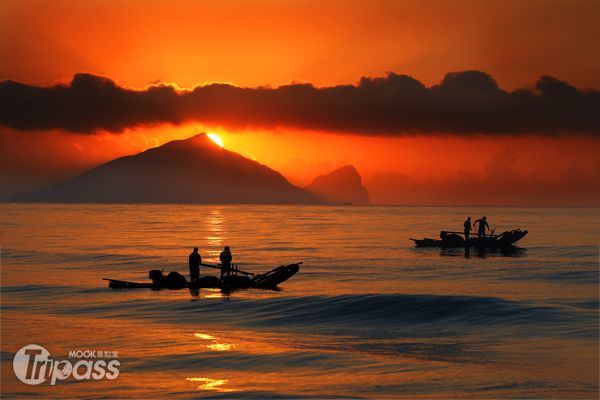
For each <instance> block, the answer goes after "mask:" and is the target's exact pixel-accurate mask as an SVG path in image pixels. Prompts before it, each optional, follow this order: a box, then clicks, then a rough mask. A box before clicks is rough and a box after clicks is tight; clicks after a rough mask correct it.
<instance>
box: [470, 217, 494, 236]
mask: <svg viewBox="0 0 600 400" xmlns="http://www.w3.org/2000/svg"><path fill="white" fill-rule="evenodd" d="M476 224H477V225H478V228H477V237H483V236H485V229H486V228H487V229H488V230H489V229H490V226H489V225H488V223H487V218H486V217H482V218H480V219H478V220H477V221H475V222H473V227H475V225H476Z"/></svg>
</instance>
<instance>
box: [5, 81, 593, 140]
mask: <svg viewBox="0 0 600 400" xmlns="http://www.w3.org/2000/svg"><path fill="white" fill-rule="evenodd" d="M190 121H197V122H203V123H209V124H219V125H223V126H227V127H233V128H242V127H259V128H273V127H292V128H300V129H315V130H327V131H337V132H350V133H357V134H371V135H390V136H393V135H401V134H412V133H438V132H439V133H454V134H477V133H484V134H521V133H539V134H547V135H554V134H560V133H563V132H567V131H568V132H580V133H587V134H599V133H600V91H597V90H580V89H577V88H575V87H573V86H571V85H569V84H568V83H565V82H562V81H560V80H558V79H555V78H552V77H549V76H544V77H542V78H540V79H539V80H538V81H537V83H536V84H535V86H534V87H532V88H526V89H519V90H515V91H512V92H508V91H505V90H502V89H500V88H499V87H498V84H497V83H496V81H495V80H494V79H493V78H492V77H491V76H490V75H488V74H486V73H484V72H480V71H464V72H455V73H449V74H447V75H446V76H445V77H444V79H443V81H442V82H441V83H440V84H439V85H435V86H432V87H429V88H428V87H425V86H424V85H423V84H422V83H421V82H419V81H417V80H415V79H414V78H412V77H410V76H407V75H396V74H393V73H390V74H389V75H388V76H387V77H385V78H362V79H361V81H360V83H359V84H358V85H342V86H333V87H323V88H316V87H314V86H312V85H309V84H292V85H285V86H279V87H277V88H266V87H265V88H263V87H257V88H241V87H236V86H233V85H228V84H211V85H208V86H202V87H197V88H195V89H194V90H192V91H181V92H178V91H176V90H175V89H174V88H173V87H171V86H165V85H158V86H153V87H149V88H148V89H146V90H141V91H138V90H131V89H128V88H123V87H120V86H118V85H116V84H115V83H114V82H113V81H111V80H109V79H106V78H102V77H98V76H94V75H89V74H77V75H75V76H74V77H73V80H72V81H71V82H70V83H69V84H68V85H56V86H51V87H38V86H30V85H25V84H21V83H18V82H14V81H3V82H0V124H2V125H5V126H8V127H11V128H14V129H19V130H49V129H63V130H68V131H71V132H79V133H93V132H96V131H101V130H105V131H110V132H120V131H122V130H124V129H126V128H131V127H134V126H138V125H146V124H155V123H173V124H180V123H185V122H190Z"/></svg>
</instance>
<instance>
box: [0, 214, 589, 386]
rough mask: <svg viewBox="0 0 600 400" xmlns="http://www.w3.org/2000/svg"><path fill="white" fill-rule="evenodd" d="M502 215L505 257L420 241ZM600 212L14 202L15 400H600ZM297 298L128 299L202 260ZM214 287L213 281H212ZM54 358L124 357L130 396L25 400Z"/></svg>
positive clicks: (10, 331)
mask: <svg viewBox="0 0 600 400" xmlns="http://www.w3.org/2000/svg"><path fill="white" fill-rule="evenodd" d="M482 215H486V216H487V217H488V220H489V221H490V226H492V227H494V226H495V227H496V232H497V233H499V232H502V231H504V230H509V229H513V228H522V229H527V230H529V234H528V235H527V236H526V237H525V238H524V239H523V240H522V241H521V242H519V243H518V244H519V246H520V247H522V248H524V250H522V251H519V252H516V253H510V254H503V253H502V252H498V251H495V252H494V251H491V252H490V251H488V252H487V253H480V252H478V251H476V250H472V251H471V253H470V254H468V255H467V254H465V253H464V250H463V249H453V250H440V249H435V248H433V249H417V248H414V246H413V243H412V242H410V241H409V238H411V237H413V238H422V237H437V235H438V234H439V231H440V230H441V229H455V230H460V228H461V226H462V222H463V221H464V219H465V218H466V217H467V216H472V217H474V218H479V217H481V216H482ZM598 232H600V209H583V208H581V209H569V208H555V209H546V208H485V209H476V208H469V209H466V208H432V207H420V208H417V207H328V206H244V205H237V206H235V205H234V206H219V205H208V206H204V205H202V206H195V205H47V204H0V246H1V250H2V253H1V256H2V258H1V262H2V264H1V267H2V268H1V288H2V293H1V300H2V301H1V305H2V326H1V334H2V343H1V350H2V394H3V396H7V397H26V398H29V397H33V396H39V395H41V396H43V397H52V398H69V397H74V396H77V397H133V398H140V397H145V398H147V397H154V398H155V397H159V396H161V397H162V396H164V397H169V398H189V397H219V396H221V397H227V398H231V397H238V396H239V397H249V396H272V397H285V396H292V397H302V396H307V397H311V396H316V397H336V396H341V397H366V398H397V397H409V398H418V397H429V398H430V397H435V398H448V397H460V398H498V397H535V398H597V396H598V391H599V388H598V373H599V371H598V361H599V360H598V357H599V356H598V352H599V342H598V337H599V328H598V324H599V317H598V311H599V310H598V298H599V286H598V285H599V271H598V257H599V254H598V251H599V247H598V244H599V243H600V241H599V233H598ZM225 245H229V246H231V248H232V252H233V256H234V262H236V263H238V264H239V267H240V268H241V269H244V270H248V271H253V272H264V271H267V270H270V269H272V268H274V267H276V266H279V265H282V264H289V263H293V262H298V261H302V262H303V265H302V267H301V269H300V272H299V273H298V274H297V275H296V276H294V277H293V278H292V279H291V280H289V281H287V282H285V283H284V284H283V285H281V290H280V291H264V290H254V289H252V290H240V291H237V292H234V293H231V294H224V293H221V292H220V291H219V290H209V289H202V290H200V291H199V292H193V291H190V290H188V289H184V290H160V291H154V290H149V289H138V290H125V289H121V290H114V289H109V288H108V287H107V284H106V282H105V281H102V280H101V278H103V277H109V278H114V279H122V280H134V281H140V282H146V281H148V280H147V275H148V270H150V269H164V270H165V271H171V270H177V271H179V272H181V273H184V274H185V275H186V276H187V275H188V268H187V256H188V254H189V252H190V251H191V248H192V247H194V246H198V247H199V248H200V252H201V254H202V256H203V259H204V261H205V262H212V263H216V260H217V259H218V254H219V252H220V251H221V249H222V248H223V246H225ZM215 272H216V271H214V270H209V269H206V268H204V269H201V273H202V274H212V275H214V274H215ZM30 343H36V344H39V345H41V346H44V347H45V348H47V349H48V350H49V351H50V353H51V354H52V356H53V357H56V358H61V357H62V358H66V357H67V354H68V352H69V350H77V349H92V350H112V351H118V352H119V360H120V362H121V366H120V375H119V377H118V378H117V379H116V380H114V381H110V380H101V381H81V382H74V381H68V382H59V383H57V385H56V386H48V385H39V386H27V385H25V384H22V383H21V382H19V381H18V380H17V379H16V377H15V375H14V373H13V370H12V358H13V356H14V353H15V352H16V351H17V350H18V349H20V348H21V347H22V346H24V345H26V344H30Z"/></svg>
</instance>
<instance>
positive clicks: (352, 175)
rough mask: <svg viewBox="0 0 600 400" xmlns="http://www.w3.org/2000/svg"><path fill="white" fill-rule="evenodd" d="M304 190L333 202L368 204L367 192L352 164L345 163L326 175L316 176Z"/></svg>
mask: <svg viewBox="0 0 600 400" xmlns="http://www.w3.org/2000/svg"><path fill="white" fill-rule="evenodd" d="M305 190H306V191H307V192H309V193H312V194H314V195H317V196H319V197H321V198H323V199H325V200H327V201H330V202H333V203H341V204H344V203H350V204H356V205H366V204H369V193H368V192H367V190H366V189H365V188H364V187H363V185H362V180H361V177H360V174H359V173H358V171H357V170H356V168H354V166H352V165H345V166H343V167H341V168H338V169H336V170H335V171H332V172H330V173H329V174H327V175H319V176H317V177H316V178H315V179H314V180H313V182H312V183H311V184H310V185H308V186H307V187H306V188H305Z"/></svg>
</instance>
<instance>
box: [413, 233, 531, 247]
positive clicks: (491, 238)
mask: <svg viewBox="0 0 600 400" xmlns="http://www.w3.org/2000/svg"><path fill="white" fill-rule="evenodd" d="M461 235H463V236H461ZM525 235H527V230H524V231H522V230H521V229H513V230H512V231H506V232H502V233H501V234H499V235H494V234H493V233H492V234H485V235H482V236H477V235H476V234H475V235H473V236H469V239H467V240H465V238H464V233H463V232H455V231H441V232H440V239H428V238H425V239H410V240H412V241H413V242H415V245H416V247H477V248H490V249H499V248H507V247H512V246H514V244H515V243H516V242H518V241H519V240H521V239H522V238H523V237H524V236H525Z"/></svg>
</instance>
